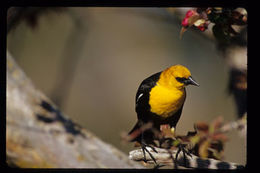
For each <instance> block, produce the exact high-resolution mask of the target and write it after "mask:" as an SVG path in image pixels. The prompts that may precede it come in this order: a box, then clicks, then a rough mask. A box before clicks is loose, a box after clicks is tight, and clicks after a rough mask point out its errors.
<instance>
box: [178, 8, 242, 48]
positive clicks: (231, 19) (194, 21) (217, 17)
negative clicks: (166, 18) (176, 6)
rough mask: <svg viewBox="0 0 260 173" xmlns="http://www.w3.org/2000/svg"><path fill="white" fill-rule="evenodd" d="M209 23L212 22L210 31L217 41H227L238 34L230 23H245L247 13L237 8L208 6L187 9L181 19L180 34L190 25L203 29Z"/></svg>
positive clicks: (206, 27)
mask: <svg viewBox="0 0 260 173" xmlns="http://www.w3.org/2000/svg"><path fill="white" fill-rule="evenodd" d="M210 23H213V24H214V26H213V27H212V32H213V34H214V36H215V38H216V39H217V40H218V41H219V42H222V43H229V42H230V39H231V37H233V36H234V35H237V34H238V33H237V31H235V29H234V28H233V27H232V25H246V24H247V14H246V13H243V12H241V11H238V10H237V8H212V7H208V8H197V9H195V10H188V11H187V13H186V15H185V18H184V19H183V20H182V30H181V35H182V34H183V33H184V32H185V31H186V30H187V28H188V27H191V26H194V27H196V28H198V29H199V30H200V31H205V30H206V29H208V25H209V24H210Z"/></svg>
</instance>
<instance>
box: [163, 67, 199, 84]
mask: <svg viewBox="0 0 260 173" xmlns="http://www.w3.org/2000/svg"><path fill="white" fill-rule="evenodd" d="M160 80H161V82H162V83H163V84H164V85H165V86H167V87H174V88H178V89H183V88H184V87H185V86H187V85H196V86H199V84H198V83H197V82H196V81H195V80H194V79H193V78H192V77H191V73H190V71H189V69H188V68H186V67H184V66H183V65H173V66H171V67H169V68H167V69H166V70H164V71H163V72H162V76H161V78H160Z"/></svg>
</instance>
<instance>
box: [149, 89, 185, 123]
mask: <svg viewBox="0 0 260 173" xmlns="http://www.w3.org/2000/svg"><path fill="white" fill-rule="evenodd" d="M185 97H186V94H185V90H184V89H183V90H180V89H177V88H176V89H172V88H171V89H169V88H165V87H163V86H160V85H156V86H155V87H153V88H152V89H151V91H150V99H149V105H150V111H151V112H153V113H155V114H157V115H158V116H161V117H163V118H167V117H170V116H172V115H174V113H176V112H177V111H178V110H179V109H180V108H181V106H182V105H183V103H184V101H185Z"/></svg>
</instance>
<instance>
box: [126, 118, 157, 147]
mask: <svg viewBox="0 0 260 173" xmlns="http://www.w3.org/2000/svg"><path fill="white" fill-rule="evenodd" d="M152 128H153V123H152V122H147V123H144V122H142V121H141V120H138V121H137V123H136V124H135V126H134V127H133V129H132V130H131V131H130V132H129V133H128V137H129V141H130V142H133V141H137V142H140V141H141V139H142V136H143V137H145V138H151V139H152V137H153V132H152V130H151V129H152ZM142 134H143V135H142Z"/></svg>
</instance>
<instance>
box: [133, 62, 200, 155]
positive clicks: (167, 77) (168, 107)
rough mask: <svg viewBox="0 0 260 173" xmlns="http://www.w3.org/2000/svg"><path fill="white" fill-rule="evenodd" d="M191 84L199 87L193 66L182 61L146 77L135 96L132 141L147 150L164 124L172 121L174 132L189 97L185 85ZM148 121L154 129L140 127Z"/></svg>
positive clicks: (171, 126)
mask: <svg viewBox="0 0 260 173" xmlns="http://www.w3.org/2000/svg"><path fill="white" fill-rule="evenodd" d="M188 85H195V86H199V84H198V83H197V82H196V81H195V80H194V79H193V77H192V76H191V72H190V71H189V69H188V68H187V67H185V66H183V65H180V64H177V65H173V66H170V67H168V68H166V69H165V70H163V71H160V72H158V73H155V74H153V75H151V76H150V77H148V78H146V79H144V80H143V81H142V82H141V84H140V86H139V87H138V90H137V93H136V97H135V111H136V113H137V119H138V121H137V123H136V124H135V126H134V127H133V128H132V130H131V131H130V132H129V133H128V135H129V136H130V142H138V143H139V144H141V146H142V149H145V147H146V146H149V144H154V140H155V139H156V135H155V132H154V129H155V130H157V131H160V126H161V125H164V124H169V125H170V128H171V130H172V131H174V130H175V128H176V125H177V123H178V121H179V119H180V116H181V113H182V109H183V105H184V102H185V99H186V89H185V87H186V86H188ZM148 123H151V124H152V127H151V128H149V129H146V130H140V129H141V128H142V127H143V126H144V125H145V124H148ZM143 151H144V150H143ZM144 154H145V153H144Z"/></svg>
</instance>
